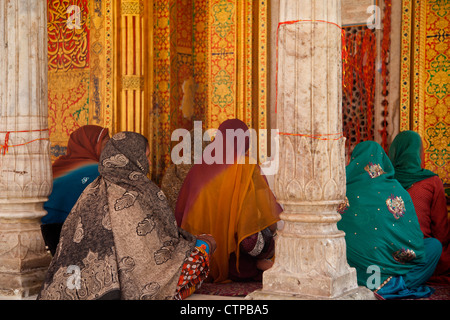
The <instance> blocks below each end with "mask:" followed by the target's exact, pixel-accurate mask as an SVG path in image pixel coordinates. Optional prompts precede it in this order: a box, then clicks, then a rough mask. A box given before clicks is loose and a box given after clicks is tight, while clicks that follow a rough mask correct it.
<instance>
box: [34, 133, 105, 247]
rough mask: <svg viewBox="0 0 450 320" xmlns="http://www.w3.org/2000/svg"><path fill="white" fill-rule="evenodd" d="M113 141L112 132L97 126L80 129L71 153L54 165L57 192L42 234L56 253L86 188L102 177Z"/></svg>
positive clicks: (71, 141) (72, 139) (73, 136)
mask: <svg viewBox="0 0 450 320" xmlns="http://www.w3.org/2000/svg"><path fill="white" fill-rule="evenodd" d="M108 140H109V132H108V129H106V128H102V127H99V126H94V125H86V126H83V127H81V128H78V129H77V130H75V131H74V132H72V134H71V135H70V138H69V141H68V145H67V153H66V155H64V156H61V157H59V158H58V159H56V161H55V162H54V163H53V166H52V170H53V190H52V193H51V194H50V196H49V199H48V201H47V202H46V203H45V204H44V209H45V210H47V213H48V214H47V215H46V216H44V217H43V218H42V219H41V222H42V225H41V230H42V235H43V237H44V241H45V244H46V245H47V247H48V249H49V250H50V253H51V254H52V255H54V254H55V250H56V246H57V245H58V241H59V235H60V233H61V227H62V225H63V223H64V221H65V220H66V218H67V216H68V215H69V212H70V210H72V207H73V206H74V204H75V202H76V201H77V200H78V197H79V196H80V194H81V193H82V192H83V190H84V188H85V187H86V186H87V185H89V183H91V182H92V181H94V180H95V179H96V178H97V177H98V174H99V173H98V159H99V158H100V153H101V151H102V149H103V147H104V145H105V143H106V142H107V141H108Z"/></svg>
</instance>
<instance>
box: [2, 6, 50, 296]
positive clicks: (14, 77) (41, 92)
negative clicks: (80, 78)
mask: <svg viewBox="0 0 450 320" xmlns="http://www.w3.org/2000/svg"><path fill="white" fill-rule="evenodd" d="M48 137H49V133H48V126H47V1H36V0H8V1H6V2H5V3H3V2H2V4H1V5H0V147H1V150H0V299H26V298H29V297H32V296H33V295H35V294H37V293H38V291H39V289H40V286H41V283H42V281H43V278H44V275H45V272H46V271H47V267H48V265H49V263H50V259H51V257H50V255H49V254H48V253H47V251H46V250H45V245H44V241H43V238H42V235H41V230H40V219H41V217H43V216H44V215H45V214H46V211H45V210H44V209H43V203H44V202H45V201H46V200H47V197H48V195H49V194H50V192H51V187H52V171H51V162H50V154H49V141H48Z"/></svg>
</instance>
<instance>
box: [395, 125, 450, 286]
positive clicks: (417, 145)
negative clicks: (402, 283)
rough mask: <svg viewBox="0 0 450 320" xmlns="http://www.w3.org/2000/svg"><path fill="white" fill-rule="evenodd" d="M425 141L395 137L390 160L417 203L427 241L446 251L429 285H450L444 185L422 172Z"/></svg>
mask: <svg viewBox="0 0 450 320" xmlns="http://www.w3.org/2000/svg"><path fill="white" fill-rule="evenodd" d="M423 155H424V152H423V146H422V138H421V137H420V135H419V134H418V133H417V132H414V131H403V132H401V133H399V134H398V135H397V137H395V139H394V141H393V142H392V145H391V147H390V149H389V158H390V159H391V161H392V164H393V165H394V169H395V178H396V179H397V180H398V182H400V183H401V184H402V186H403V187H404V188H405V189H406V190H407V191H408V193H409V195H410V196H411V199H412V201H413V203H414V208H415V210H416V214H417V217H418V219H419V224H420V228H421V229H422V232H423V235H424V236H425V238H435V239H438V240H439V241H440V242H441V244H442V247H443V250H442V254H441V259H440V260H439V263H438V265H437V267H436V270H435V271H434V274H433V276H432V277H431V278H430V280H429V281H428V282H429V283H430V282H432V283H435V284H444V283H447V284H448V283H450V221H449V219H448V213H447V199H446V197H445V191H444V185H443V183H442V181H441V179H440V178H439V176H438V175H437V174H435V173H434V172H432V171H430V170H426V169H424V168H423V162H424V161H423V160H424V157H423Z"/></svg>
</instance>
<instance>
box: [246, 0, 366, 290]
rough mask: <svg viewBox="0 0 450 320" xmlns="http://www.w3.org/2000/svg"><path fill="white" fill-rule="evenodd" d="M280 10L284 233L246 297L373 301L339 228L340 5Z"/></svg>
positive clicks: (335, 1) (285, 5) (286, 0)
mask: <svg viewBox="0 0 450 320" xmlns="http://www.w3.org/2000/svg"><path fill="white" fill-rule="evenodd" d="M279 3H280V5H279V9H280V11H279V20H280V24H279V28H278V43H277V46H278V64H277V66H278V68H277V69H278V71H277V88H278V90H277V91H278V94H277V111H276V112H277V127H278V129H279V131H280V152H279V158H280V166H279V171H278V174H277V175H276V176H275V194H276V196H277V199H278V201H279V202H280V203H281V204H282V205H283V207H284V212H283V214H282V217H281V218H282V220H283V221H284V228H283V230H281V231H280V232H279V236H278V238H277V240H276V257H275V264H274V266H273V267H272V268H271V269H269V270H268V271H266V272H265V273H264V276H263V289H262V290H260V291H257V292H254V293H253V294H251V295H250V297H249V298H253V299H366V298H373V294H372V293H371V292H370V291H369V290H368V289H367V290H364V289H363V288H358V285H357V281H356V271H355V269H353V268H350V267H349V265H348V263H347V259H346V244H345V238H344V236H345V234H344V233H343V232H342V231H339V230H338V228H337V222H338V221H339V220H340V218H341V217H340V215H339V213H337V208H338V206H339V204H340V203H342V202H343V200H344V198H345V192H346V180H345V179H346V178H345V148H344V142H345V140H344V138H343V135H342V56H341V52H342V51H341V47H342V42H341V28H340V25H341V1H340V0H328V1H322V0H320V1H319V0H280V1H279ZM299 20H301V21H299ZM366 294H367V295H366Z"/></svg>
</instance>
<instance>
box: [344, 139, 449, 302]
mask: <svg viewBox="0 0 450 320" xmlns="http://www.w3.org/2000/svg"><path fill="white" fill-rule="evenodd" d="M346 172H347V198H348V207H347V208H346V210H345V211H344V212H343V213H342V220H341V221H339V222H338V228H339V229H340V230H343V231H344V232H345V240H346V244H347V260H348V263H349V265H350V266H352V267H354V268H355V269H356V272H357V279H358V284H359V285H363V286H367V287H368V288H369V289H375V293H377V294H378V295H379V296H381V297H382V298H384V299H396V298H422V297H427V296H430V295H431V294H432V293H433V289H432V288H429V287H427V286H424V285H423V284H424V283H425V282H426V281H427V280H428V279H429V278H430V277H431V275H432V274H433V272H434V269H435V268H436V265H437V262H438V261H439V257H440V254H441V250H442V246H441V244H440V242H439V241H438V240H436V239H434V238H428V239H425V240H424V239H423V234H422V232H421V230H420V226H419V222H418V220H417V215H416V212H415V210H414V205H413V203H412V201H411V197H410V196H409V194H408V192H406V190H405V189H404V188H403V187H402V186H401V184H400V183H399V182H398V181H397V180H396V179H395V178H394V167H393V166H392V163H391V162H390V160H389V158H388V156H387V155H386V153H385V152H384V150H383V148H382V147H381V146H380V145H379V144H378V143H376V142H373V141H365V142H362V143H360V144H358V145H357V146H356V147H355V149H354V151H353V153H352V158H351V161H350V163H349V165H348V166H347V169H346ZM374 273H375V274H374ZM377 286H378V287H377Z"/></svg>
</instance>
